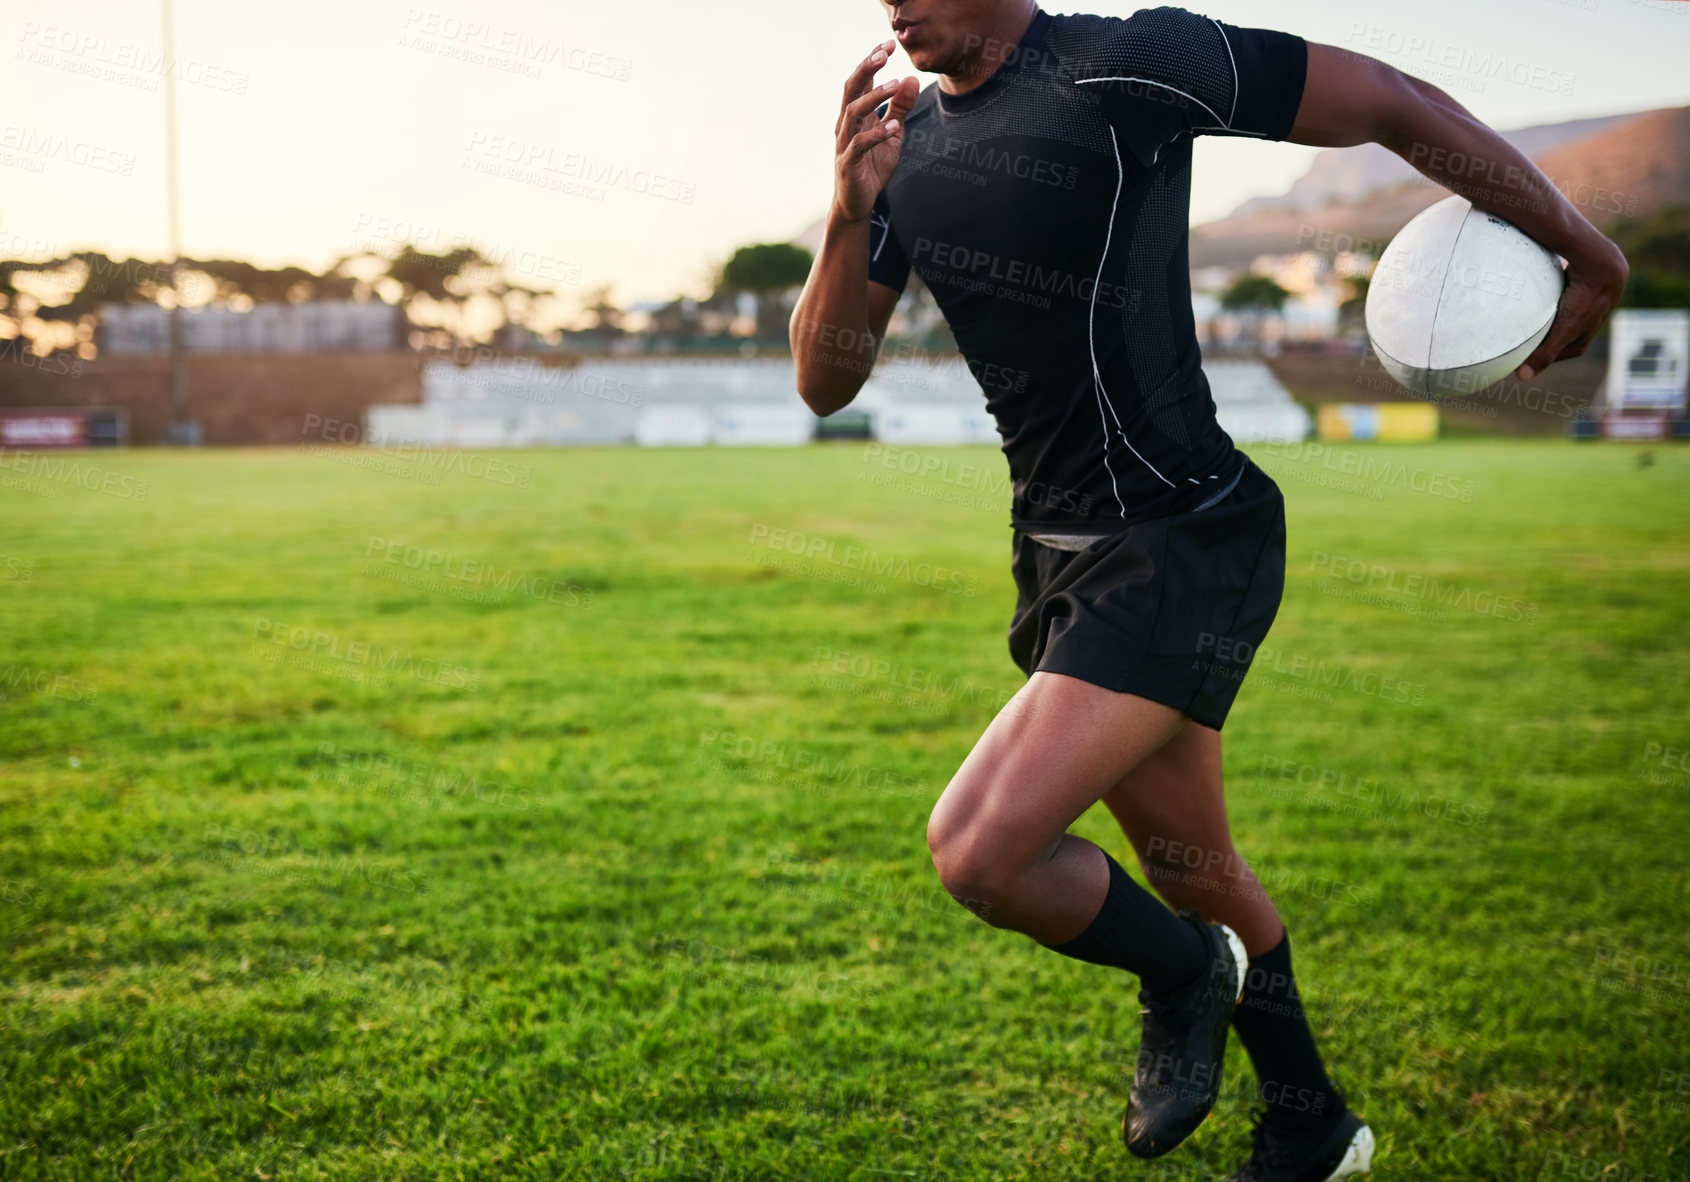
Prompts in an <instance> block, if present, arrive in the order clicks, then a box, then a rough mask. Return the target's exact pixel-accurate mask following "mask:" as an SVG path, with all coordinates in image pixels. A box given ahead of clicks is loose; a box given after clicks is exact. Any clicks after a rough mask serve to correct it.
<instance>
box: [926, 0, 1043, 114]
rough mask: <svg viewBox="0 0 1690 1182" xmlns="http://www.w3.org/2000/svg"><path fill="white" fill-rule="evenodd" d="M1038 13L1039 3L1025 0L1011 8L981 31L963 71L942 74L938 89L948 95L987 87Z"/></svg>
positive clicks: (963, 66) (963, 64) (1030, 26)
mask: <svg viewBox="0 0 1690 1182" xmlns="http://www.w3.org/2000/svg"><path fill="white" fill-rule="evenodd" d="M1038 14H1039V5H1038V0H1024V2H1023V3H1021V4H1015V5H1010V6H1008V7H1007V8H1006V10H1005V12H1004V13H1003V14H1002V15H1001V16H1000V17H999V18H998V19H997V20H996V21H995V22H993V23H992V24H991V25H990V26H988V27H986V28H983V29H981V30H979V36H980V38H981V41H980V43H979V46H978V48H977V49H976V50H975V51H974V53H973V54H971V55H970V56H969V57H968V59H967V60H965V61H964V62H963V63H962V68H961V71H960V72H959V73H955V74H940V75H939V89H940V90H942V91H944V92H945V93H946V94H967V93H968V92H969V91H971V90H973V89H974V88H976V87H978V86H982V85H984V84H985V82H986V80H987V79H988V78H990V77H991V76H992V75H993V74H995V73H996V72H997V69H998V67H999V66H1001V65H1002V64H1003V62H1004V59H1005V58H1007V57H1009V56H1010V55H1011V54H1013V53H1014V52H1015V48H1016V46H1018V45H1019V44H1020V43H1021V38H1023V37H1025V36H1026V35H1027V30H1028V29H1030V28H1032V26H1033V18H1035V17H1036V16H1038Z"/></svg>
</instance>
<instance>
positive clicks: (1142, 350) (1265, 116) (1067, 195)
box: [869, 8, 1308, 533]
mask: <svg viewBox="0 0 1690 1182" xmlns="http://www.w3.org/2000/svg"><path fill="white" fill-rule="evenodd" d="M992 48H993V47H991V46H988V47H987V49H988V51H990V50H991V49H992ZM1307 53H1308V50H1307V45H1306V43H1305V42H1304V41H1303V39H1302V38H1300V37H1296V36H1292V35H1290V34H1287V33H1280V32H1274V31H1272V30H1266V29H1243V28H1237V27H1234V26H1232V25H1227V24H1222V23H1220V22H1218V21H1215V20H1212V19H1210V18H1208V17H1204V16H1197V15H1194V14H1192V13H1190V12H1186V11H1185V10H1183V9H1179V8H1155V9H1145V10H1142V11H1140V12H1137V13H1135V14H1133V15H1132V16H1130V17H1127V18H1125V19H1122V18H1119V17H1106V16H1084V15H1075V16H1052V15H1051V14H1049V13H1047V12H1045V11H1043V10H1042V9H1041V10H1040V11H1039V12H1038V13H1037V15H1036V16H1035V17H1034V19H1033V23H1032V24H1031V25H1030V26H1029V27H1028V29H1027V31H1026V33H1025V34H1024V35H1023V37H1022V38H1021V41H1020V42H1019V44H1018V45H1017V46H1015V47H1014V48H1013V49H1000V50H998V51H997V53H996V54H990V52H989V56H993V57H1001V58H1002V64H1001V65H999V66H998V67H997V69H996V70H995V72H994V73H993V74H992V75H991V76H990V77H989V78H988V79H987V81H986V82H985V83H983V84H982V85H980V86H979V87H977V88H976V89H974V90H971V91H968V92H967V93H965V94H959V95H949V94H946V93H944V92H943V91H941V90H940V89H939V87H938V84H937V83H933V84H930V85H928V86H927V87H926V88H925V89H924V90H923V91H922V92H921V94H920V96H919V97H918V98H917V99H916V102H915V106H914V108H913V109H912V110H911V111H910V113H909V116H908V118H907V119H906V120H905V125H906V126H905V131H904V146H903V153H902V156H901V157H900V159H899V162H898V167H897V170H896V171H895V172H894V173H893V175H892V178H891V179H890V180H889V181H888V182H887V184H886V187H885V189H884V191H882V192H881V194H880V195H879V197H878V198H877V199H876V201H875V205H874V213H873V215H872V219H871V220H872V225H871V228H870V232H869V254H870V261H869V278H870V279H871V280H874V281H875V282H878V283H883V284H886V285H887V286H888V287H892V288H896V289H897V290H899V291H902V290H903V289H904V286H905V284H906V283H907V282H908V278H909V272H910V268H911V267H912V266H913V267H914V268H915V270H916V271H917V272H919V273H920V275H921V277H922V280H923V281H924V282H925V283H926V284H927V286H928V287H929V288H930V289H931V290H932V292H933V295H934V297H935V299H936V300H937V301H938V304H939V308H940V310H941V311H942V312H943V313H944V315H945V319H946V320H947V321H948V322H949V324H950V326H951V331H952V332H953V333H954V334H955V336H956V340H957V345H958V347H959V348H960V349H961V351H962V354H963V356H964V357H965V358H966V360H967V361H968V364H969V368H970V370H971V371H972V372H973V373H974V375H975V377H976V379H977V380H978V381H979V382H980V385H981V388H982V389H983V390H984V391H985V394H986V405H987V408H988V409H989V410H990V411H991V412H992V415H993V416H994V418H995V419H996V420H997V426H998V433H999V434H1000V435H1001V436H1002V437H1003V451H1004V454H1005V456H1007V457H1008V459H1009V471H1010V478H1011V482H1012V487H1013V489H1014V499H1013V502H1012V524H1014V525H1015V526H1017V527H1019V528H1023V529H1029V530H1037V531H1039V532H1045V533H1084V532H1094V533H1095V532H1099V528H1100V527H1102V530H1103V531H1104V532H1107V531H1108V530H1110V529H1117V528H1120V526H1121V524H1122V523H1127V522H1135V521H1141V520H1145V519H1148V518H1152V517H1160V516H1165V515H1167V514H1171V513H1178V512H1184V511H1186V510H1188V509H1193V508H1196V507H1198V506H1199V505H1201V504H1202V503H1203V502H1204V501H1205V500H1207V499H1209V498H1211V497H1213V496H1214V495H1215V493H1216V492H1217V491H1219V490H1220V489H1222V488H1224V487H1225V486H1226V485H1227V483H1228V482H1230V481H1231V480H1232V479H1233V478H1234V476H1235V475H1236V474H1237V472H1238V470H1239V467H1240V465H1241V464H1242V462H1243V458H1242V456H1241V454H1240V453H1239V452H1238V451H1237V450H1235V449H1234V447H1233V445H1232V440H1231V439H1230V438H1229V437H1228V436H1227V434H1226V432H1225V431H1223V430H1221V427H1220V424H1219V423H1217V422H1216V421H1215V406H1214V401H1213V399H1211V398H1210V396H1209V385H1208V382H1207V380H1206V379H1205V378H1204V376H1203V371H1202V369H1201V368H1200V366H1199V362H1200V361H1201V357H1200V355H1199V352H1198V347H1197V335H1196V326H1195V324H1194V322H1193V317H1192V311H1191V279H1190V274H1189V269H1188V262H1187V257H1186V249H1187V220H1188V217H1189V205H1190V197H1191V144H1192V139H1193V138H1194V137H1195V136H1197V135H1241V136H1243V135H1247V136H1256V137H1258V138H1262V139H1284V138H1285V137H1286V136H1287V135H1288V134H1290V130H1291V124H1292V122H1293V121H1294V120H1295V118H1296V114H1297V106H1298V104H1299V102H1300V101H1301V99H1302V94H1303V81H1304V78H1305V76H1306V74H1307V68H1308V57H1307ZM881 110H882V113H884V111H885V106H884V104H883V105H882V108H881Z"/></svg>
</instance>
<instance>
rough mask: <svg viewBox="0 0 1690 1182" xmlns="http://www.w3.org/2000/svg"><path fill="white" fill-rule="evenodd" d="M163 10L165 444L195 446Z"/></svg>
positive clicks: (170, 55)
mask: <svg viewBox="0 0 1690 1182" xmlns="http://www.w3.org/2000/svg"><path fill="white" fill-rule="evenodd" d="M162 4H163V8H164V179H165V205H166V208H167V210H168V212H169V219H170V288H171V291H172V293H173V294H174V296H175V299H174V300H173V301H172V303H171V305H170V424H169V426H168V427H167V428H166V429H165V442H167V443H175V444H180V445H192V444H195V443H198V442H199V432H198V430H197V429H196V427H195V424H193V423H191V422H189V421H188V367H187V359H186V358H185V357H184V356H183V355H182V223H181V214H180V212H179V203H178V199H177V191H176V52H175V46H176V37H175V30H174V27H173V22H172V20H171V0H162Z"/></svg>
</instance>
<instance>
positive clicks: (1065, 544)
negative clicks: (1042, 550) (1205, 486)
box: [1021, 453, 1250, 551]
mask: <svg viewBox="0 0 1690 1182" xmlns="http://www.w3.org/2000/svg"><path fill="white" fill-rule="evenodd" d="M1249 470H1250V457H1249V456H1247V455H1244V454H1243V453H1240V454H1239V464H1238V468H1237V470H1236V471H1234V472H1233V474H1232V476H1231V477H1230V478H1229V479H1228V480H1227V481H1226V482H1225V484H1224V485H1223V486H1222V487H1221V489H1220V491H1219V492H1217V493H1215V494H1214V495H1212V496H1211V497H1209V498H1208V499H1207V500H1205V501H1204V502H1203V503H1202V504H1201V505H1198V506H1197V507H1196V508H1194V509H1187V510H1186V512H1187V513H1201V512H1203V510H1205V509H1212V508H1214V507H1215V506H1216V505H1218V504H1220V503H1221V502H1222V501H1224V500H1226V498H1227V497H1229V496H1231V495H1232V490H1233V489H1235V488H1237V487H1238V483H1239V481H1241V480H1243V479H1244V473H1245V472H1247V471H1249ZM1127 528H1128V529H1130V528H1132V527H1131V526H1128V527H1127ZM1021 532H1022V533H1023V534H1026V536H1027V537H1029V538H1031V539H1032V540H1033V541H1035V542H1037V543H1039V545H1041V546H1048V547H1050V548H1051V549H1052V550H1071V551H1072V550H1085V549H1087V548H1089V547H1091V546H1095V545H1097V543H1099V542H1101V541H1103V540H1105V539H1106V538H1113V537H1116V536H1117V535H1119V534H1121V533H1124V532H1125V530H1112V531H1110V532H1108V533H1095V532H1094V533H1074V534H1066V533H1064V534H1051V533H1033V532H1032V531H1031V530H1022V531H1021Z"/></svg>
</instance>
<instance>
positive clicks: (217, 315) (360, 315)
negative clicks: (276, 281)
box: [95, 300, 410, 357]
mask: <svg viewBox="0 0 1690 1182" xmlns="http://www.w3.org/2000/svg"><path fill="white" fill-rule="evenodd" d="M409 327H410V326H409V324H408V323H407V321H406V319H405V311H404V309H403V308H401V307H399V306H398V305H397V304H388V303H383V302H381V301H380V300H366V301H358V300H310V301H306V302H303V303H297V304H295V303H263V304H256V305H254V306H253V308H252V310H251V311H247V312H241V311H237V310H235V309H234V308H229V307H223V306H216V305H213V306H209V307H204V308H184V309H183V310H182V338H183V348H184V349H185V350H186V351H187V352H189V353H379V352H386V351H389V350H395V349H404V348H406V347H407V344H406V334H407V332H408V330H409ZM95 343H96V344H97V346H98V348H99V351H100V353H101V355H103V356H108V357H158V356H163V355H164V354H166V353H168V352H169V351H170V312H169V310H168V309H166V308H162V307H160V306H159V305H157V304H117V303H110V304H105V305H103V306H102V307H101V308H100V326H99V329H98V330H97V332H96V335H95Z"/></svg>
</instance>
